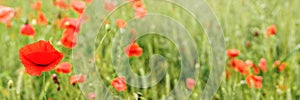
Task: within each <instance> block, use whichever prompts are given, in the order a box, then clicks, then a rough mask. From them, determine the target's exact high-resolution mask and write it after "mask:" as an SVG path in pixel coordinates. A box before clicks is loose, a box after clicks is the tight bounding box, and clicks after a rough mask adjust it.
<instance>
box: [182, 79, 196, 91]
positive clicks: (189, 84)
mask: <svg viewBox="0 0 300 100" xmlns="http://www.w3.org/2000/svg"><path fill="white" fill-rule="evenodd" d="M185 84H186V87H187V88H188V89H189V90H193V89H194V87H195V85H196V81H195V80H194V79H192V78H187V79H186V80H185Z"/></svg>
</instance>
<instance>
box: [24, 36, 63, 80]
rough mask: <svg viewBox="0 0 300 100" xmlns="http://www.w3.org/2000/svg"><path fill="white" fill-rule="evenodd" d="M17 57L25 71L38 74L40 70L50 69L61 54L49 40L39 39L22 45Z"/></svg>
mask: <svg viewBox="0 0 300 100" xmlns="http://www.w3.org/2000/svg"><path fill="white" fill-rule="evenodd" d="M19 58H20V60H21V62H22V64H23V65H24V66H25V69H26V72H27V73H28V74H30V75H32V76H39V75H41V73H42V72H46V71H50V70H52V69H53V68H54V67H55V66H56V65H57V64H58V63H59V62H60V61H61V59H62V58H63V54H62V53H60V52H58V51H57V50H55V48H53V46H52V45H51V44H50V42H49V41H43V40H40V41H39V42H36V43H32V44H29V45H26V46H24V47H22V48H21V49H20V51H19Z"/></svg>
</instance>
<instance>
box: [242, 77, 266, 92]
mask: <svg viewBox="0 0 300 100" xmlns="http://www.w3.org/2000/svg"><path fill="white" fill-rule="evenodd" d="M262 80H263V77H262V76H254V75H248V76H247V77H246V83H247V85H248V87H252V86H254V87H255V88H256V89H259V88H261V87H262Z"/></svg>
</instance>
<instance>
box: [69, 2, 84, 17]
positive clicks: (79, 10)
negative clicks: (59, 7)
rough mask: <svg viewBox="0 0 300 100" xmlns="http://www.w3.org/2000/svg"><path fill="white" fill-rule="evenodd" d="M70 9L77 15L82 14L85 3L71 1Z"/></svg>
mask: <svg viewBox="0 0 300 100" xmlns="http://www.w3.org/2000/svg"><path fill="white" fill-rule="evenodd" d="M71 6H72V8H73V9H74V10H75V11H76V12H77V13H79V14H82V13H83V11H84V8H85V2H83V1H78V0H73V1H71Z"/></svg>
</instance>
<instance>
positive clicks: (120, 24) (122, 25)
mask: <svg viewBox="0 0 300 100" xmlns="http://www.w3.org/2000/svg"><path fill="white" fill-rule="evenodd" d="M116 24H117V26H118V28H125V27H126V22H125V21H124V20H123V19H117V21H116Z"/></svg>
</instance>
